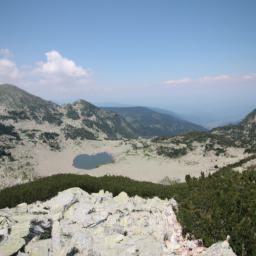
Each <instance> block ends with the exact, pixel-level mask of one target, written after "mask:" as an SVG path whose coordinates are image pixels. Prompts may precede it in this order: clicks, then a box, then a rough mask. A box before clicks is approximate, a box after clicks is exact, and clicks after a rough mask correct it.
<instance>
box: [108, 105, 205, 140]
mask: <svg viewBox="0 0 256 256" xmlns="http://www.w3.org/2000/svg"><path fill="white" fill-rule="evenodd" d="M104 109H106V110H108V111H113V112H115V113H117V114H119V115H121V116H122V117H123V118H125V120H126V121H127V122H128V123H130V125H131V126H132V127H133V128H134V130H135V132H136V134H138V135H139V136H142V137H152V136H174V135H179V134H183V133H188V132H191V131H206V129H205V128H203V127H202V126H200V125H196V124H193V123H191V122H188V121H185V120H182V119H180V118H178V117H177V116H176V115H172V114H171V112H169V114H167V112H166V113H163V112H164V110H161V111H162V113H160V112H158V111H155V110H152V109H150V108H147V107H105V108H104Z"/></svg>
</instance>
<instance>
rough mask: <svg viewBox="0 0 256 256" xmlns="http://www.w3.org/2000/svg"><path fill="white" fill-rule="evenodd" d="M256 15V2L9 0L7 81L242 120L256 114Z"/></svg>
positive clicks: (1, 29)
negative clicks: (254, 109)
mask: <svg viewBox="0 0 256 256" xmlns="http://www.w3.org/2000/svg"><path fill="white" fill-rule="evenodd" d="M255 12H256V1H253V0H245V1H242V0H240V1H237V0H222V1H220V0H214V1H206V0H191V1H188V0H154V1H153V0H136V1H134V0H129V1H128V0H127V1H123V0H116V1H113V0H112V1H111V0H108V1H103V0H101V1H99V0H92V1H86V0H83V1H78V0H76V1H66V0H61V1H57V0H55V1H30V0H27V1H18V0H16V1H13V0H2V1H1V3H0V49H1V50H0V82H12V83H15V84H17V85H18V86H20V87H22V88H25V89H27V90H29V91H31V92H33V93H37V94H39V95H40V96H42V97H45V98H47V99H52V100H54V101H57V102H66V101H69V100H74V99H77V98H85V99H87V100H90V101H93V102H96V103H103V102H116V103H122V104H131V105H148V106H157V107H164V108H168V109H170V110H173V111H176V112H182V113H186V114H190V113H195V112H196V113H197V114H198V113H199V112H203V113H210V114H212V115H216V116H217V117H218V116H219V118H220V119H221V118H222V119H223V118H224V119H225V118H229V119H230V120H231V116H234V119H236V118H240V117H241V116H242V115H243V114H244V113H246V112H247V111H250V110H251V108H254V107H256V104H255V101H254V97H253V95H255V93H256V47H255V46H256V29H255V27H256V15H255ZM1 60H2V62H1ZM71 62H72V64H71ZM9 74H11V75H9ZM227 116H228V117H227ZM217 117H216V118H217Z"/></svg>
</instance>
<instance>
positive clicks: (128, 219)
mask: <svg viewBox="0 0 256 256" xmlns="http://www.w3.org/2000/svg"><path fill="white" fill-rule="evenodd" d="M174 209H175V210H177V209H178V205H177V203H176V201H175V200H174V199H171V200H160V199H159V198H157V197H155V198H152V199H143V198H140V197H138V196H135V197H128V195H127V194H126V193H124V192H122V193H120V194H119V195H118V196H116V197H113V196H112V194H111V193H108V192H104V191H100V192H99V193H94V194H91V195H89V194H88V193H86V192H85V191H83V190H81V189H79V188H71V189H68V190H65V191H63V192H61V193H59V194H58V195H57V196H56V197H54V198H52V199H51V200H48V201H46V202H43V203H42V202H36V203H34V204H31V205H26V204H21V205H18V206H17V207H15V208H13V209H5V210H2V211H0V235H2V237H3V239H2V240H1V242H0V255H1V256H8V255H12V254H13V253H19V254H18V255H22V256H24V255H34V256H36V255H38V256H44V255H45V256H56V255H58V256H61V255H63V256H67V255H68V256H69V255H81V256H82V255H87V256H112V255H119V256H128V255H134V256H136V255H140V256H143V255H145V256H150V255H152V256H153V255H154V256H155V255H162V256H167V255H180V256H181V255H182V256H189V255H190V256H192V255H193V256H199V255H201V256H202V255H204V256H216V255H217V256H218V255H219V256H221V255H226V256H234V253H233V252H232V250H231V248H230V247H229V245H228V243H227V242H223V243H218V244H215V245H213V246H211V247H210V248H208V249H207V248H205V247H203V246H202V245H201V243H200V241H199V240H189V239H187V238H185V237H183V236H182V227H181V225H180V224H179V223H178V221H177V219H176V215H175V210H174ZM22 247H23V249H22V250H21V248H22ZM231 252H232V253H233V254H232V253H231Z"/></svg>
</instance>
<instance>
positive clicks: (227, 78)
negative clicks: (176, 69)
mask: <svg viewBox="0 0 256 256" xmlns="http://www.w3.org/2000/svg"><path fill="white" fill-rule="evenodd" d="M246 80H256V73H253V74H249V75H242V76H234V75H228V74H222V75H216V76H201V77H199V78H195V79H191V78H180V79H177V80H168V81H165V82H164V83H165V84H167V85H170V86H173V85H182V84H191V85H197V84H203V85H207V84H216V85H217V84H224V83H230V82H233V83H237V82H242V81H246Z"/></svg>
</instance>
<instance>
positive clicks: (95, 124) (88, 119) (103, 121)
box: [0, 84, 136, 139]
mask: <svg viewBox="0 0 256 256" xmlns="http://www.w3.org/2000/svg"><path fill="white" fill-rule="evenodd" d="M0 121H1V122H5V123H8V124H11V125H14V126H16V124H17V125H18V126H19V127H23V128H24V127H26V126H29V122H31V126H33V124H36V125H37V126H40V125H42V127H43V126H45V125H51V126H52V129H53V128H54V130H58V133H64V135H65V137H66V138H71V139H72V138H73V139H75V138H77V137H80V138H81V139H98V138H107V139H117V138H121V137H126V138H129V137H135V136H136V135H135V134H134V132H133V131H132V128H130V127H129V124H128V123H127V122H126V121H125V120H124V119H123V118H122V117H120V116H118V115H116V114H114V113H112V112H109V111H105V110H102V109H100V108H97V107H96V106H94V105H92V104H90V103H89V102H86V101H84V100H80V101H77V102H74V103H73V104H68V105H65V106H60V105H57V104H54V103H52V102H49V101H46V100H43V99H41V98H39V97H37V96H34V95H32V94H29V93H27V92H25V91H24V90H21V89H20V88H18V87H16V86H14V85H8V84H4V85H0ZM22 122H23V123H24V122H25V123H24V125H21V124H22ZM53 126H55V127H53Z"/></svg>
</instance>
